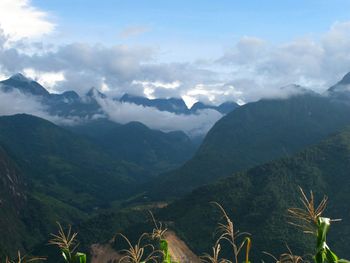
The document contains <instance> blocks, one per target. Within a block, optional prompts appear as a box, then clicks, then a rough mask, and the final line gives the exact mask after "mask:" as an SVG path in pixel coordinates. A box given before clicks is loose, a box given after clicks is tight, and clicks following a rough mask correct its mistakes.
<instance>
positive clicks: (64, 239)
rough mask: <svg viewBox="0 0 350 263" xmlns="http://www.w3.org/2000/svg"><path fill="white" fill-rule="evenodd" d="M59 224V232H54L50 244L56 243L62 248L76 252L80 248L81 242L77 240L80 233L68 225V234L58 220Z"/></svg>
mask: <svg viewBox="0 0 350 263" xmlns="http://www.w3.org/2000/svg"><path fill="white" fill-rule="evenodd" d="M57 225H58V234H57V235H56V234H52V233H51V236H52V239H50V240H49V244H50V245H56V246H58V247H59V248H60V249H62V250H67V251H70V252H71V253H74V251H75V250H76V249H77V248H78V246H79V243H77V241H76V237H77V235H78V233H73V232H72V227H71V226H69V227H68V231H67V234H66V233H65V232H64V230H63V228H62V226H61V224H60V223H58V222H57Z"/></svg>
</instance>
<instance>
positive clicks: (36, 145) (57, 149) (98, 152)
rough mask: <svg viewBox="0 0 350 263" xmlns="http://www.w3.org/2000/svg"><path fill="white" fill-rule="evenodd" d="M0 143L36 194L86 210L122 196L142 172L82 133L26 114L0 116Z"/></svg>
mask: <svg viewBox="0 0 350 263" xmlns="http://www.w3.org/2000/svg"><path fill="white" fill-rule="evenodd" d="M0 143H1V144H2V145H3V146H4V147H5V148H6V149H8V150H9V151H10V152H11V154H12V156H14V158H15V160H16V162H17V164H18V166H19V168H20V169H21V170H22V171H25V175H26V178H25V179H26V180H27V181H28V183H30V184H31V190H32V192H34V193H38V196H37V197H38V198H39V199H47V200H48V201H49V200H51V201H54V200H56V201H55V202H60V203H64V204H65V205H68V206H71V207H73V208H75V209H80V210H82V211H89V210H90V209H97V208H98V207H101V206H105V205H108V203H109V202H110V201H112V200H115V199H118V198H123V197H125V196H126V195H127V194H128V193H129V192H130V191H131V190H132V188H133V185H134V184H137V182H138V181H143V180H145V179H144V177H147V176H148V175H147V173H146V172H145V171H144V170H143V169H142V168H140V167H138V166H137V165H134V164H130V163H126V162H124V161H116V160H114V159H113V158H111V157H110V156H108V154H106V153H105V152H104V151H103V149H101V148H100V147H98V146H96V145H95V144H94V143H92V142H90V141H88V140H87V139H85V138H84V137H81V136H79V135H77V134H74V133H72V132H70V131H67V130H65V129H63V128H61V127H58V126H56V125H54V124H52V123H50V122H48V121H45V120H43V119H40V118H37V117H34V116H29V115H24V114H23V115H14V116H9V117H0Z"/></svg>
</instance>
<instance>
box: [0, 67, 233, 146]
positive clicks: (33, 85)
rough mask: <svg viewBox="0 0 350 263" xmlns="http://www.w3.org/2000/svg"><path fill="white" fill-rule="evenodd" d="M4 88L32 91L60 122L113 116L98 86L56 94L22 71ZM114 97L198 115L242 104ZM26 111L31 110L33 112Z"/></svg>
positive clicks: (3, 84) (30, 94)
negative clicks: (191, 103) (102, 102)
mask: <svg viewBox="0 0 350 263" xmlns="http://www.w3.org/2000/svg"><path fill="white" fill-rule="evenodd" d="M0 91H2V92H6V93H12V95H13V96H16V95H18V94H17V93H21V94H24V95H28V99H29V100H30V99H35V104H38V103H40V104H41V106H43V107H41V108H42V109H41V110H42V111H45V114H46V113H48V116H50V120H55V122H56V123H60V124H62V123H63V124H67V123H69V124H76V123H78V122H89V121H92V122H93V121H94V120H95V119H96V118H104V119H108V116H109V114H108V113H107V112H106V111H105V110H104V109H103V107H101V100H108V99H109V98H108V96H107V95H106V94H103V93H102V92H100V91H99V90H97V89H96V88H91V89H90V90H89V91H88V92H87V93H86V94H83V95H82V96H79V95H78V94H77V93H76V92H75V91H65V92H63V93H61V94H55V93H50V92H48V91H47V90H46V89H45V88H44V87H43V86H41V85H40V84H39V83H38V82H36V81H34V80H31V79H29V78H26V77H25V76H23V75H22V74H20V73H18V74H15V75H13V76H12V77H10V78H9V79H6V80H3V81H0ZM14 99H15V98H14ZM22 99H23V98H22ZM113 100H114V101H118V102H121V103H130V104H135V105H142V106H144V107H152V108H155V109H157V110H160V111H165V112H171V113H175V114H183V115H197V114H198V111H199V110H203V109H212V110H216V111H218V112H220V113H221V114H226V113H228V112H230V111H232V110H233V109H235V108H236V107H237V106H238V105H237V104H235V103H234V102H226V103H223V104H221V105H219V106H210V105H205V104H203V103H200V102H199V103H197V104H196V105H195V106H194V107H192V109H191V110H190V109H188V108H187V106H186V104H185V102H184V101H183V100H182V99H181V98H168V99H148V98H145V97H140V96H133V95H129V94H125V95H124V96H122V97H121V98H118V99H113ZM109 102H110V101H109ZM16 112H18V111H16ZM24 113H28V114H30V113H31V112H24ZM48 118H49V117H48ZM129 121H130V122H132V121H134V120H133V119H130V120H129ZM209 122H210V121H209ZM210 123H212V122H210ZM205 132H206V130H205V131H202V133H201V134H199V135H198V138H196V140H197V141H201V140H202V139H203V134H204V133H205Z"/></svg>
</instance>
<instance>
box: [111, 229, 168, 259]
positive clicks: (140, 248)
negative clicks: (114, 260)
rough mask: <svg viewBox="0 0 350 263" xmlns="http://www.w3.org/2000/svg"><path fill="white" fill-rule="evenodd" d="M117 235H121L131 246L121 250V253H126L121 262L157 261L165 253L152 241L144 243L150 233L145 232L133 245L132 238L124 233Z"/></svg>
mask: <svg viewBox="0 0 350 263" xmlns="http://www.w3.org/2000/svg"><path fill="white" fill-rule="evenodd" d="M117 236H121V237H122V238H123V239H124V240H125V241H126V243H127V244H128V246H129V248H128V249H123V250H121V251H120V253H122V254H125V255H124V256H122V257H121V259H120V260H119V262H125V263H141V262H157V259H159V258H160V257H161V256H162V255H163V253H162V251H160V250H156V249H155V248H154V246H153V245H152V244H150V243H146V244H145V245H143V244H142V243H143V241H144V239H145V238H148V237H149V234H147V233H143V234H142V235H141V236H140V238H139V239H138V241H137V243H136V244H135V245H132V244H131V242H130V240H129V239H128V238H127V237H126V236H124V235H123V234H118V235H117ZM115 239H116V237H115ZM148 250H149V251H148Z"/></svg>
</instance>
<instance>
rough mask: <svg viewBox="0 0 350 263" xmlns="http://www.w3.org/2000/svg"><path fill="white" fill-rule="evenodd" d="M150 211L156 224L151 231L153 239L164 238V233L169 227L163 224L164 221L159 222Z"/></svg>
mask: <svg viewBox="0 0 350 263" xmlns="http://www.w3.org/2000/svg"><path fill="white" fill-rule="evenodd" d="M148 212H149V213H150V215H151V218H152V221H153V224H154V228H153V230H152V233H151V237H152V239H155V240H161V239H164V235H165V233H166V232H167V231H168V229H167V228H166V227H164V226H163V224H162V222H160V221H158V223H157V221H156V220H155V218H154V215H153V213H152V212H151V211H148Z"/></svg>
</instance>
